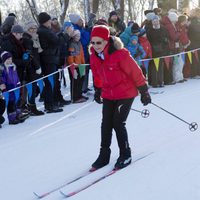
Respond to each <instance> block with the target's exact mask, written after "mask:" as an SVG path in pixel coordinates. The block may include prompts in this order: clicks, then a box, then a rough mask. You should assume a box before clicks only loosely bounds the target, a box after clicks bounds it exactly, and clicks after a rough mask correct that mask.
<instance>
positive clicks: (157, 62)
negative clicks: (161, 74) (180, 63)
mask: <svg viewBox="0 0 200 200" xmlns="http://www.w3.org/2000/svg"><path fill="white" fill-rule="evenodd" d="M153 61H154V63H155V66H156V70H157V71H158V69H159V63H160V58H154V59H153Z"/></svg>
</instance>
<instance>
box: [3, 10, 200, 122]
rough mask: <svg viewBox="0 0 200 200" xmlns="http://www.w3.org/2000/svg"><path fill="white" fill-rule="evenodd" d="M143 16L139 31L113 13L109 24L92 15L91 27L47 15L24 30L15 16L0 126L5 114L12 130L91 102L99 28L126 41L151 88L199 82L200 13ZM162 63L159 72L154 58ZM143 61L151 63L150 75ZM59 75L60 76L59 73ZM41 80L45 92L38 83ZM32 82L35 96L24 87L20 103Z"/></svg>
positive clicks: (6, 31)
mask: <svg viewBox="0 0 200 200" xmlns="http://www.w3.org/2000/svg"><path fill="white" fill-rule="evenodd" d="M144 14H145V18H146V19H145V21H144V22H142V23H141V25H139V24H138V23H136V22H134V21H129V22H128V23H127V24H126V23H124V22H123V20H122V19H121V17H120V15H119V14H118V12H117V11H111V12H110V13H109V17H108V19H106V18H104V17H102V18H99V19H98V18H97V16H96V15H95V14H94V13H90V15H89V20H88V22H84V20H83V18H82V17H81V16H80V15H78V14H76V13H71V14H69V20H67V21H65V22H64V23H63V25H61V24H60V23H59V21H58V18H57V17H55V16H50V15H49V14H48V13H46V12H41V13H40V14H39V15H38V23H36V22H35V21H28V22H27V23H26V24H20V22H18V20H17V17H16V16H15V14H14V13H10V14H9V15H8V16H7V17H6V18H5V20H4V21H3V23H2V24H1V27H0V54H1V56H0V63H1V65H0V92H1V93H0V125H1V124H2V123H3V122H4V121H5V119H4V116H3V114H4V112H5V110H6V111H7V115H8V122H9V124H18V123H22V122H24V121H25V120H26V119H27V118H28V117H29V116H40V115H44V114H45V113H55V112H62V111H63V109H62V107H63V106H65V105H69V104H70V103H83V102H86V101H87V100H88V97H87V96H85V95H84V94H86V93H87V92H88V91H90V90H91V88H88V77H89V73H90V67H89V63H90V60H89V46H90V33H91V30H92V28H93V27H94V26H95V25H106V26H108V27H109V29H110V32H111V35H113V36H117V37H119V38H120V39H121V41H122V42H123V44H124V47H125V48H127V49H128V50H129V51H130V56H132V57H133V58H134V59H135V60H136V62H137V63H138V65H139V66H140V67H141V69H142V71H143V73H144V75H145V77H146V79H147V81H148V84H149V85H150V86H151V87H164V85H169V84H176V83H183V82H185V81H187V78H189V77H195V76H199V75H200V66H199V59H198V58H199V51H198V48H199V47H200V37H199V33H200V9H199V8H195V9H193V10H192V11H191V12H190V14H189V15H186V14H183V13H178V11H177V10H175V9H170V10H169V11H168V13H167V14H163V13H162V9H160V8H155V9H153V10H146V11H145V12H144ZM191 50H192V51H195V53H194V52H193V53H192V61H193V62H192V63H191V62H189V58H188V57H186V60H185V62H184V60H183V57H182V53H183V52H186V51H191ZM169 55H176V56H174V57H170V58H171V59H168V62H166V60H165V59H163V58H165V56H166V57H167V56H169ZM161 57H162V59H160V60H159V65H158V66H157V65H156V64H155V62H154V60H153V59H152V58H161ZM168 58H169V57H168ZM143 59H149V63H148V70H147V68H146V66H144V62H142V60H143ZM79 64H85V75H84V76H83V75H81V74H80V71H79V69H78V65H79ZM69 65H73V66H74V71H73V72H72V70H70V68H68V74H69V78H70V92H71V99H70V100H66V99H64V97H63V95H62V93H61V77H62V78H63V79H64V80H65V75H64V73H63V69H64V68H65V67H66V66H69ZM59 69H60V71H61V73H55V72H57V71H58V70H59ZM52 73H55V74H54V76H53V79H54V87H53V88H52V85H51V83H50V81H49V79H48V78H46V77H47V76H48V75H50V74H52ZM60 75H61V77H60ZM75 76H76V77H75ZM42 77H44V79H43V81H44V90H43V92H41V91H40V90H39V88H38V85H37V82H34V81H35V80H37V79H39V78H42ZM30 82H33V84H32V93H31V96H30V95H28V92H27V89H26V87H20V98H19V100H18V101H16V96H15V94H14V91H13V89H14V88H16V87H19V86H23V85H25V84H27V83H30ZM64 82H65V81H64ZM10 90H11V91H10ZM5 91H9V102H8V105H5V100H4V99H3V95H2V93H3V92H5ZM39 93H40V94H39ZM38 94H39V95H40V101H43V102H44V111H41V110H38V108H37V105H36V104H37V102H36V97H37V96H38Z"/></svg>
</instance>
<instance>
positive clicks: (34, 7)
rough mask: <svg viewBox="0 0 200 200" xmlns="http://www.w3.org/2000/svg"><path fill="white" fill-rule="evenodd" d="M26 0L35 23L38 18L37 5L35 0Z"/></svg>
mask: <svg viewBox="0 0 200 200" xmlns="http://www.w3.org/2000/svg"><path fill="white" fill-rule="evenodd" d="M26 2H27V4H28V6H29V8H30V11H31V15H32V17H33V19H34V20H35V21H36V23H38V21H37V18H38V14H39V11H38V7H37V4H36V2H35V0H26Z"/></svg>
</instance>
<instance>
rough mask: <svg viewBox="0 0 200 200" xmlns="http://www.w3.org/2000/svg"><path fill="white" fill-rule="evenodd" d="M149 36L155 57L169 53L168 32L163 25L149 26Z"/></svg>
mask: <svg viewBox="0 0 200 200" xmlns="http://www.w3.org/2000/svg"><path fill="white" fill-rule="evenodd" d="M147 38H148V40H149V42H150V44H151V48H152V56H153V57H154V58H155V57H159V56H164V55H168V54H169V37H168V32H167V30H166V29H165V28H164V27H163V26H162V25H161V27H160V29H154V28H153V27H151V28H149V29H148V31H147Z"/></svg>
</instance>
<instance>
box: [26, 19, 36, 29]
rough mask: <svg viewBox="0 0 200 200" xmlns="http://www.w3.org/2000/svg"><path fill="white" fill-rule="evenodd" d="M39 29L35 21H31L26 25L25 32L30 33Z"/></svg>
mask: <svg viewBox="0 0 200 200" xmlns="http://www.w3.org/2000/svg"><path fill="white" fill-rule="evenodd" d="M33 27H35V28H37V24H36V23H35V22H34V21H29V22H27V23H26V24H25V30H26V31H28V30H29V29H30V28H33Z"/></svg>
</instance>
